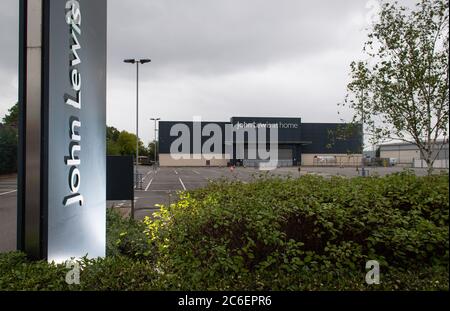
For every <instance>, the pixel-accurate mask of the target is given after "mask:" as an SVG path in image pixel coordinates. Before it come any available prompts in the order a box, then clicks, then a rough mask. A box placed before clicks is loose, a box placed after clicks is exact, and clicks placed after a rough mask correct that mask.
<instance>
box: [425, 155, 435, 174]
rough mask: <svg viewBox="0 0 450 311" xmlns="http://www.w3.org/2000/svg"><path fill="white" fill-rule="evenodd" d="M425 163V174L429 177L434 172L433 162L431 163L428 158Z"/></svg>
mask: <svg viewBox="0 0 450 311" xmlns="http://www.w3.org/2000/svg"><path fill="white" fill-rule="evenodd" d="M425 161H426V163H427V174H428V176H431V175H432V174H433V171H434V167H433V166H434V161H431V160H430V159H429V158H428V159H426V160H425Z"/></svg>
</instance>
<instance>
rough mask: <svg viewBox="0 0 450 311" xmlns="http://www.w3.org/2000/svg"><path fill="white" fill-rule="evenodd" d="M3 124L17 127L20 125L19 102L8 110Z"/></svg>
mask: <svg viewBox="0 0 450 311" xmlns="http://www.w3.org/2000/svg"><path fill="white" fill-rule="evenodd" d="M3 124H4V125H6V126H10V127H14V128H17V126H18V125H19V104H18V103H16V104H15V105H14V106H12V107H11V108H10V109H9V110H8V114H7V115H6V116H5V117H4V118H3Z"/></svg>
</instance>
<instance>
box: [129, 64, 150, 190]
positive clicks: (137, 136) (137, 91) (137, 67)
mask: <svg viewBox="0 0 450 311" xmlns="http://www.w3.org/2000/svg"><path fill="white" fill-rule="evenodd" d="M150 62H151V59H146V58H145V59H125V60H124V63H127V64H133V65H134V64H136V164H135V182H136V188H137V186H138V182H137V178H138V175H139V174H138V163H139V64H141V65H144V64H147V63H150Z"/></svg>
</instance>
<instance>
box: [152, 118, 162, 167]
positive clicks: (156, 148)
mask: <svg viewBox="0 0 450 311" xmlns="http://www.w3.org/2000/svg"><path fill="white" fill-rule="evenodd" d="M150 120H152V121H155V141H154V144H155V151H154V153H155V155H154V159H155V162H154V166H155V167H156V160H157V154H158V153H157V150H158V147H157V146H158V145H157V134H156V133H157V132H156V122H158V121H159V120H161V118H151V119H150Z"/></svg>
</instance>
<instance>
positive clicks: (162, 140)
mask: <svg viewBox="0 0 450 311" xmlns="http://www.w3.org/2000/svg"><path fill="white" fill-rule="evenodd" d="M177 124H183V125H186V126H187V127H188V128H189V133H190V152H191V154H192V153H193V151H194V141H193V136H194V135H193V133H194V122H191V121H187V122H186V121H160V122H159V152H160V153H170V147H171V145H172V143H173V142H174V141H175V140H176V139H177V138H178V137H179V136H177V137H173V136H170V131H171V129H172V127H173V126H175V125H177ZM208 124H215V125H218V126H219V127H220V129H221V132H222V153H224V152H225V126H226V125H227V124H230V123H229V122H208V121H205V122H202V123H201V130H202V132H203V129H204V128H205V126H207V125H208ZM210 138H211V136H202V138H201V145H202V146H203V144H204V143H205V142H206V141H207V140H208V139H210Z"/></svg>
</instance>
